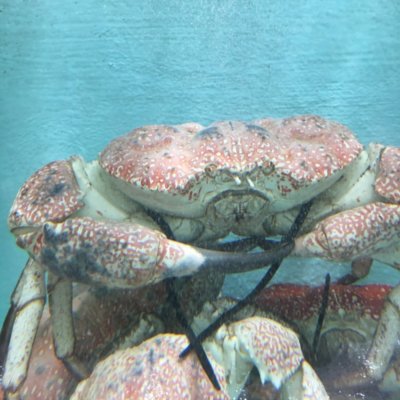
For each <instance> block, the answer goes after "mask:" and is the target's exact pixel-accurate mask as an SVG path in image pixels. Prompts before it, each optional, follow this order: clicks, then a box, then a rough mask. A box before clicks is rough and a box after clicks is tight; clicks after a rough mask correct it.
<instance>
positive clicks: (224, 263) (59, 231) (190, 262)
mask: <svg viewBox="0 0 400 400" xmlns="http://www.w3.org/2000/svg"><path fill="white" fill-rule="evenodd" d="M17 243H18V244H19V245H20V246H21V247H23V248H25V249H27V250H28V251H29V252H30V254H31V255H32V257H33V258H34V259H35V260H36V261H37V262H38V263H39V264H41V265H43V266H45V267H47V268H48V269H49V270H50V271H52V272H54V273H55V274H56V275H58V276H61V277H65V278H67V279H69V280H73V281H77V282H83V283H90V284H98V285H105V286H109V287H126V288H134V287H140V286H144V285H148V284H153V283H156V282H159V281H161V280H164V279H166V278H169V277H173V276H175V277H179V276H186V275H192V274H193V273H195V272H198V271H200V270H204V269H210V268H211V269H212V268H216V269H217V270H218V271H221V272H238V271H243V270H246V269H255V268H261V267H264V266H266V265H268V264H270V263H272V262H275V261H278V260H280V259H282V258H284V257H285V256H286V255H288V254H289V253H290V251H291V249H292V247H293V245H292V244H290V243H289V244H284V245H281V246H277V248H276V249H275V250H272V251H270V252H263V253H251V254H246V253H223V252H217V251H211V250H203V249H197V248H195V247H192V246H189V245H186V244H182V243H178V242H175V241H173V240H169V239H167V238H166V237H165V235H163V234H162V233H160V232H157V231H154V230H151V229H149V228H145V227H143V226H141V225H138V224H134V223H127V222H126V223H123V222H115V221H96V220H94V219H92V218H90V217H84V218H73V219H67V220H66V221H64V222H62V223H50V222H48V223H46V224H44V226H43V228H42V229H41V230H40V231H39V232H38V233H36V234H35V235H32V234H28V235H20V236H19V237H18V239H17Z"/></svg>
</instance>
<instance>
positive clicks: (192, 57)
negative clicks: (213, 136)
mask: <svg viewBox="0 0 400 400" xmlns="http://www.w3.org/2000/svg"><path fill="white" fill-rule="evenodd" d="M399 21H400V2H398V1H396V0H392V1H389V0H386V1H385V0H381V1H377V0H370V1H349V0H347V1H324V2H322V1H320V2H319V1H317V0H313V1H298V0H296V1H292V0H290V1H279V0H275V1H266V0H254V1H234V0H230V1H228V0H225V1H223V0H221V1H216V0H214V1H212V0H198V1H195V0H192V1H189V0H186V1H185V0H168V1H164V0H158V1H99V0H96V1H94V0H87V1H84V2H75V1H69V2H64V1H57V0H52V1H50V0H42V1H39V0H37V1H33V0H32V1H21V0H13V1H11V0H0V138H1V147H0V162H1V166H0V182H1V185H0V237H1V240H0V255H1V257H0V299H1V300H0V320H1V319H2V318H3V316H4V313H5V311H6V309H7V307H8V299H9V295H10V293H11V290H12V288H13V287H14V285H15V283H16V280H17V277H18V275H19V273H20V271H21V269H22V266H23V265H24V262H25V259H26V256H25V254H24V253H23V252H22V251H21V250H18V249H17V247H16V246H15V244H14V239H13V238H12V236H11V234H9V232H8V229H7V225H6V218H7V214H8V210H9V208H10V206H11V203H12V200H13V198H14V196H15V194H16V192H17V190H18V188H19V187H20V185H21V184H22V183H23V182H24V180H25V179H26V178H27V177H28V176H30V175H31V174H32V173H33V172H34V171H35V170H36V169H38V168H39V167H40V166H42V165H43V164H45V163H47V162H49V161H52V160H55V159H62V158H66V157H68V156H70V155H72V154H81V155H83V156H84V157H85V158H86V159H89V160H90V159H93V158H94V157H96V155H97V154H98V153H99V152H100V151H101V150H102V149H103V147H104V146H105V145H106V144H107V143H108V142H109V141H110V140H111V139H112V138H113V137H115V136H116V135H118V134H121V133H124V132H126V131H128V130H130V129H132V128H133V127H136V126H139V125H144V124H154V123H181V122H186V121H198V122H200V123H202V124H208V123H210V122H212V121H215V120H223V119H253V118H260V117H264V116H276V117H281V116H289V115H292V114H300V113H317V114H321V115H322V116H325V117H328V118H332V119H335V120H338V121H340V122H342V123H344V124H346V125H348V126H349V127H350V128H351V129H352V130H353V131H354V132H356V133H357V134H358V136H359V138H360V140H361V141H362V142H363V143H364V144H366V143H368V142H371V141H379V142H383V143H386V144H391V145H396V146H400V138H399V128H400V112H399V96H400V81H399V70H400V68H399V67H400V41H399V38H400V23H399ZM308 265H311V267H312V268H307V269H306V270H305V269H301V268H299V266H300V265H299V264H298V262H294V263H292V267H293V266H294V267H293V268H294V270H295V271H296V272H290V271H291V270H290V269H289V268H290V267H289V266H287V265H286V266H284V268H283V269H282V271H281V276H280V279H281V280H287V279H288V278H289V277H290V278H291V279H292V280H294V281H305V282H311V281H313V282H314V283H320V282H322V278H321V277H320V276H319V275H317V276H316V277H314V275H313V278H310V276H311V273H312V272H314V270H315V269H314V267H315V266H317V265H321V263H320V262H319V261H318V262H315V261H314V262H313V263H310V264H308ZM328 268H332V269H333V270H335V271H339V267H332V266H330V267H328ZM342 268H345V267H344V266H342ZM326 270H327V266H326V265H325V264H324V265H323V266H322V267H321V274H323V273H325V272H326ZM256 275H257V274H256ZM252 279H253V280H254V279H256V278H255V275H254V274H253V275H251V277H250V278H247V280H248V282H250V281H251V280H252ZM370 279H375V280H386V281H389V282H391V283H393V284H394V283H397V282H398V280H399V275H398V273H397V272H395V271H393V270H391V269H388V268H381V267H376V268H375V269H374V274H373V275H372V277H371V278H370ZM228 286H230V288H231V290H232V291H233V293H235V294H236V293H238V292H237V280H230V284H229V285H228ZM242 286H243V285H242V284H241V285H240V287H242Z"/></svg>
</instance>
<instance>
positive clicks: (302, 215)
mask: <svg viewBox="0 0 400 400" xmlns="http://www.w3.org/2000/svg"><path fill="white" fill-rule="evenodd" d="M311 204H312V203H311V202H308V203H306V204H304V205H303V206H302V207H301V209H300V212H299V214H298V215H297V217H296V219H295V221H294V222H293V224H292V226H291V227H290V230H289V232H288V233H287V234H286V235H285V236H284V237H282V239H281V244H284V243H289V242H291V241H293V240H294V238H295V237H296V235H297V233H298V232H299V230H300V228H301V226H302V225H303V222H304V220H305V219H306V217H307V214H308V212H309V210H310V208H311ZM281 263H282V260H280V261H279V262H276V263H274V264H272V266H271V267H270V269H269V270H268V271H267V272H266V274H265V275H264V276H263V278H262V279H261V280H260V282H259V283H258V284H257V286H256V287H255V288H254V289H253V290H252V291H251V292H250V293H249V294H248V295H247V296H246V297H244V298H243V299H242V300H240V301H239V302H238V303H237V304H236V305H235V306H233V307H232V308H231V309H229V310H227V311H225V312H224V313H223V314H222V315H220V316H219V317H218V318H217V319H216V320H215V321H214V322H213V323H212V324H211V325H209V326H208V327H207V328H206V329H204V330H203V331H202V332H201V333H200V334H199V335H198V336H197V341H200V342H202V341H203V340H204V339H206V338H207V337H208V336H210V335H212V334H213V333H214V332H215V331H216V330H217V329H218V328H219V327H220V326H221V325H223V324H224V323H225V322H226V321H227V320H229V319H230V318H231V317H232V316H233V315H234V314H236V313H237V312H238V311H240V310H241V309H242V308H244V307H245V306H247V305H248V304H249V303H250V302H251V301H252V300H253V299H254V297H256V296H257V295H258V294H259V293H260V292H261V291H262V289H263V288H264V287H265V286H266V285H267V284H268V283H269V282H270V281H271V279H272V278H273V277H274V275H275V273H276V271H277V270H278V268H279V266H280V265H281ZM192 349H193V346H192V344H191V343H190V344H189V345H188V346H187V347H186V349H184V350H183V351H182V352H181V354H179V357H180V358H184V357H186V356H187V355H188V354H189V353H190V352H191V351H192Z"/></svg>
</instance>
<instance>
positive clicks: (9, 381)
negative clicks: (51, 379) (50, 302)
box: [3, 259, 45, 392]
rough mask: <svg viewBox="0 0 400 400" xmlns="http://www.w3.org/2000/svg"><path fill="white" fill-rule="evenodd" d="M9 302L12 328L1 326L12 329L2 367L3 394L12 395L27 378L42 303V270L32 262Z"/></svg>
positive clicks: (26, 268) (30, 260)
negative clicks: (9, 393)
mask: <svg viewBox="0 0 400 400" xmlns="http://www.w3.org/2000/svg"><path fill="white" fill-rule="evenodd" d="M11 302H12V305H11V313H13V314H14V316H13V317H11V320H10V321H9V323H10V325H11V326H7V325H5V326H4V327H3V329H5V330H11V329H12V332H11V334H10V339H9V345H8V350H7V356H6V360H5V365H4V376H3V387H4V390H5V391H6V392H8V391H10V392H15V391H16V390H17V389H18V387H19V386H20V385H21V384H22V382H23V381H24V379H25V377H26V370H27V368H28V363H29V359H30V355H31V351H32V346H33V341H34V340H35V335H36V331H37V328H38V325H39V322H40V317H41V315H42V312H43V307H44V303H45V286H44V277H43V270H42V268H41V267H40V265H38V264H37V263H36V262H35V261H33V260H32V259H29V260H28V262H27V263H26V266H25V269H24V271H23V272H22V274H21V277H20V279H19V282H18V285H17V287H16V289H15V291H14V293H13V295H12V300H11ZM6 336H8V335H6Z"/></svg>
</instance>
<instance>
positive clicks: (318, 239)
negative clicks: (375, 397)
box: [3, 116, 400, 392]
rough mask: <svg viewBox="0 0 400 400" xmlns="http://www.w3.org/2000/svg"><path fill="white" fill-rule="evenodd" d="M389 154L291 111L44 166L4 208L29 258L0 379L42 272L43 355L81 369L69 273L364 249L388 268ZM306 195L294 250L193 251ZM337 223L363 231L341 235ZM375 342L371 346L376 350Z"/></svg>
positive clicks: (8, 373) (176, 272) (392, 152)
mask: <svg viewBox="0 0 400 400" xmlns="http://www.w3.org/2000/svg"><path fill="white" fill-rule="evenodd" d="M399 151H400V150H399V149H397V148H393V147H384V146H382V145H370V146H369V147H368V148H366V149H364V148H363V146H362V145H361V144H360V143H359V142H358V141H357V139H356V138H355V136H354V135H353V134H352V133H351V132H350V131H349V130H348V129H347V128H346V127H344V126H343V125H341V124H338V123H336V122H332V121H328V120H325V119H323V118H320V117H316V116H297V117H292V118H287V119H262V120H256V121H253V122H252V123H243V122H238V121H226V122H219V123H215V124H213V125H211V126H210V127H208V128H204V127H203V126H201V125H199V124H195V123H189V124H183V125H178V126H166V125H160V126H147V127H143V128H138V129H135V130H134V131H133V132H131V133H129V134H127V135H124V136H121V137H120V138H117V139H115V140H114V141H112V142H111V143H110V144H109V145H108V146H107V147H106V149H105V150H104V151H103V152H102V153H101V154H100V157H99V159H98V160H96V161H93V162H91V163H86V162H85V161H83V159H81V158H79V157H73V158H71V159H69V160H65V161H56V162H53V163H50V164H48V165H46V166H44V167H43V168H42V169H40V170H39V171H38V172H36V173H35V174H34V175H33V176H32V177H31V178H29V179H28V181H27V182H26V183H25V184H24V185H23V187H22V188H21V190H20V191H19V192H18V194H17V197H16V200H15V201H14V204H13V206H12V208H11V211H10V216H9V226H10V229H11V231H12V233H13V234H14V235H16V237H17V244H18V245H19V246H20V247H22V248H23V249H25V250H27V252H28V253H29V255H30V257H31V261H30V262H29V263H28V267H27V268H25V270H24V272H23V274H22V276H21V279H20V280H19V283H18V286H17V288H16V290H15V292H14V295H13V298H12V312H11V313H10V315H12V316H13V317H10V318H9V321H10V324H9V326H10V330H12V332H11V333H10V344H9V349H8V355H7V359H6V363H5V373H4V377H3V385H4V386H5V388H6V390H7V391H11V392H12V391H15V390H17V388H18V387H19V386H20V384H21V382H22V381H23V380H24V378H25V375H26V369H27V365H28V362H29V355H30V350H31V347H32V343H33V339H34V336H35V332H36V329H37V325H38V322H39V320H40V315H41V313H42V310H43V304H44V298H45V292H46V290H45V285H44V273H45V272H47V273H48V294H49V303H50V310H51V313H52V315H54V318H53V332H54V341H55V348H56V353H57V355H58V356H59V357H60V358H62V359H63V360H64V361H65V362H66V363H67V364H68V365H69V368H71V369H72V370H74V371H75V373H76V374H77V375H78V376H81V377H82V376H85V375H86V374H87V371H86V370H85V368H84V366H83V365H81V363H80V361H79V359H77V357H75V356H74V354H73V347H74V334H73V321H72V316H71V306H70V302H71V282H72V281H78V282H83V283H88V284H90V285H100V286H101V285H104V286H108V287H119V288H127V287H129V288H138V287H142V286H147V285H153V284H155V283H157V282H159V281H162V280H164V279H166V278H170V277H181V276H187V275H192V274H194V273H196V272H198V271H203V270H212V271H213V273H214V271H221V272H239V271H242V270H246V269H253V268H260V267H262V266H265V265H266V264H268V263H271V262H275V261H278V260H281V259H282V258H283V257H285V256H287V255H288V254H289V253H290V252H291V254H292V255H294V256H311V255H317V256H318V257H323V258H330V259H333V260H346V261H353V263H354V264H355V265H356V264H357V263H358V262H359V260H360V258H361V257H362V256H367V257H372V258H375V259H379V260H381V261H383V262H386V263H388V264H390V265H392V266H395V267H396V266H397V264H396V257H397V255H399V252H400V249H399V247H400V246H399V240H398V221H399V215H400V207H399V205H398V203H399V198H400V190H399V188H400V182H399V162H398V160H399ZM311 199H314V206H313V208H312V210H311V213H310V215H309V217H308V218H307V220H306V223H305V224H304V226H303V236H301V237H300V238H298V239H296V242H295V245H293V243H292V242H288V243H283V244H282V245H280V246H276V247H275V248H274V249H273V250H272V251H271V252H267V253H254V254H227V253H221V252H215V251H211V250H204V249H201V248H199V247H195V245H196V244H197V245H198V246H199V245H200V246H206V245H208V244H209V243H210V242H211V243H215V242H218V241H219V239H221V238H224V237H225V236H226V235H227V234H229V233H234V234H237V235H240V236H245V237H254V236H261V237H265V236H270V235H271V236H272V235H277V234H286V233H287V232H288V231H289V229H290V227H291V226H292V224H293V221H294V220H295V218H296V215H297V214H298V212H299V208H300V205H301V204H303V203H306V202H308V201H309V200H311ZM334 218H336V219H337V220H333V219H334ZM360 218H362V220H361V221H363V222H360V223H359V222H358V221H360ZM332 221H333V222H332ZM349 221H351V222H354V223H356V225H355V226H357V228H360V229H365V230H364V231H363V234H362V235H360V236H357V235H355V234H354V232H349V231H348V230H347V229H348V228H349ZM338 227H340V228H338ZM160 230H163V231H164V232H165V233H167V234H168V236H169V237H170V238H167V237H166V236H165V235H164V233H162V232H160ZM356 233H357V232H356ZM340 234H342V235H341V236H340ZM172 237H173V238H174V239H175V240H172ZM393 297H394V298H396V296H395V295H394V296H393ZM388 313H389V314H387V313H386V314H385V313H384V314H383V317H382V324H383V325H382V327H383V328H382V329H381V330H382V331H384V330H385V329H384V327H385V318H386V317H385V316H386V315H389V316H392V315H397V314H396V313H397V311H396V310H394V309H393V310H392V309H390V310H388ZM393 313H394V314H393ZM13 320H14V321H13ZM11 326H12V327H11ZM26 326H29V329H26ZM396 327H397V325H396ZM396 329H397V328H396ZM396 332H397V331H396ZM396 332H395V334H394V335H395V336H396ZM376 337H377V338H378V337H379V338H380V339H379V340H378V339H377V340H378V341H380V343H378V342H377V344H376V345H375V347H374V346H373V350H371V351H372V353H374V354H375V353H377V350H379V349H381V348H382V346H384V347H385V348H387V347H388V346H386V345H384V344H383V342H382V340H381V336H380V335H379V334H378V335H377V336H376ZM389 347H390V348H387V353H390V352H391V351H392V350H393V348H392V347H391V346H389ZM372 353H371V354H372Z"/></svg>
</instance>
